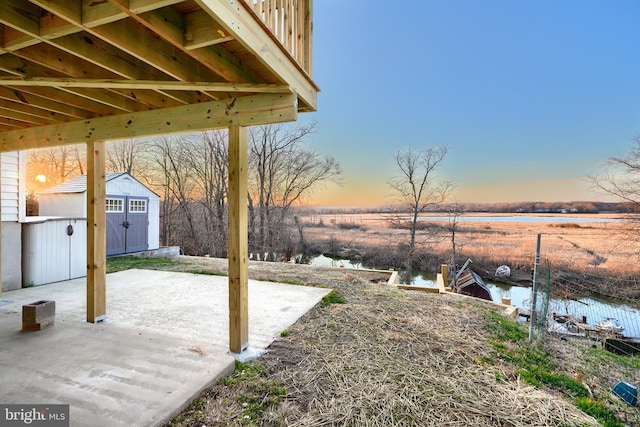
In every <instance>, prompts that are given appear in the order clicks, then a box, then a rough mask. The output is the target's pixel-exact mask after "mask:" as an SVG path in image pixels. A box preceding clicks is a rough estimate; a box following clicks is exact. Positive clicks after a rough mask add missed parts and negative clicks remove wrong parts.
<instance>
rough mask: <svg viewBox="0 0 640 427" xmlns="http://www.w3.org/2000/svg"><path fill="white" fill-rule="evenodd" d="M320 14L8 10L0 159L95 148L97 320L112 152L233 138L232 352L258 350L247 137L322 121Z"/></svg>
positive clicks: (9, 5)
mask: <svg viewBox="0 0 640 427" xmlns="http://www.w3.org/2000/svg"><path fill="white" fill-rule="evenodd" d="M312 6H313V0H102V1H93V0H2V2H0V151H2V152H10V151H18V150H26V149H32V148H41V147H53V146H59V145H68V144H78V143H84V144H86V145H87V153H88V154H87V156H88V159H87V161H88V170H87V173H88V180H87V183H88V185H87V190H88V195H87V214H88V215H87V216H88V218H87V221H88V230H87V321H88V322H96V321H99V320H101V319H103V318H104V316H105V314H106V295H105V285H106V272H105V263H106V255H105V141H109V140H114V139H122V138H137V137H147V136H152V135H164V134H175V133H181V132H194V131H201V130H209V129H216V128H228V130H229V175H230V176H229V222H230V223H229V311H230V328H229V335H230V349H231V350H232V351H234V352H241V351H243V350H244V348H245V347H246V346H247V345H248V308H247V274H248V273H247V267H248V264H247V263H248V256H247V197H246V194H247V128H246V126H252V125H259V124H268V123H278V122H286V121H294V120H296V118H297V114H298V112H305V111H315V110H316V103H317V93H318V90H319V89H318V87H317V85H316V84H315V83H314V81H313V79H312V76H311V67H312V28H313V20H312V16H313V7H312ZM0 232H1V230H0Z"/></svg>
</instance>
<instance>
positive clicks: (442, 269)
mask: <svg viewBox="0 0 640 427" xmlns="http://www.w3.org/2000/svg"><path fill="white" fill-rule="evenodd" d="M448 273H449V266H448V265H447V264H440V274H442V281H443V282H444V285H445V286H449V278H448V277H447V275H448Z"/></svg>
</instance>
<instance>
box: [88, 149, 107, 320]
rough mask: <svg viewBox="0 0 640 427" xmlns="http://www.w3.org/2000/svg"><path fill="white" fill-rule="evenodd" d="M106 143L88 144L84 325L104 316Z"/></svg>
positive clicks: (105, 278)
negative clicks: (85, 310) (85, 309)
mask: <svg viewBox="0 0 640 427" xmlns="http://www.w3.org/2000/svg"><path fill="white" fill-rule="evenodd" d="M105 205H106V181H105V143H104V142H96V141H91V142H87V322H90V323H96V322H99V321H101V320H104V317H105V315H106V288H107V270H106V263H107V233H106V226H107V224H106V222H107V221H106V218H107V217H106V209H105Z"/></svg>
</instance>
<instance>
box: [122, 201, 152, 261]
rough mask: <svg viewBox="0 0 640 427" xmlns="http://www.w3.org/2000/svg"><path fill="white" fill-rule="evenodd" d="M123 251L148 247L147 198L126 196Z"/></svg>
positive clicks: (137, 250) (135, 250)
mask: <svg viewBox="0 0 640 427" xmlns="http://www.w3.org/2000/svg"><path fill="white" fill-rule="evenodd" d="M127 206H128V209H127V219H126V223H127V225H126V227H125V228H126V232H125V234H126V237H125V251H126V252H127V253H129V252H139V251H145V250H147V249H148V248H149V239H148V236H147V235H148V233H149V198H146V197H145V198H142V197H127Z"/></svg>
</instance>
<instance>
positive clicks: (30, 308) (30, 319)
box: [22, 300, 56, 331]
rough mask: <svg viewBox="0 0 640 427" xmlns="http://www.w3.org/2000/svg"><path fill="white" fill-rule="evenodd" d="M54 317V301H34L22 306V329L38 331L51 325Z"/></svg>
mask: <svg viewBox="0 0 640 427" xmlns="http://www.w3.org/2000/svg"><path fill="white" fill-rule="evenodd" d="M55 317H56V302H55V301H47V300H42V301H36V302H33V303H31V304H26V305H23V306H22V330H23V331H39V330H41V329H44V328H46V327H49V326H51V325H53V322H54V320H55Z"/></svg>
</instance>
